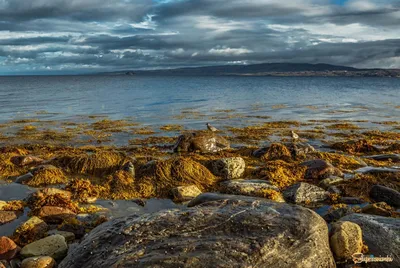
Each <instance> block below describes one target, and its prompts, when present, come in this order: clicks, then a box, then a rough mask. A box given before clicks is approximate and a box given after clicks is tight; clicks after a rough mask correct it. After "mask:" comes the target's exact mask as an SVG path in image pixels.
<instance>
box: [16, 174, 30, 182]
mask: <svg viewBox="0 0 400 268" xmlns="http://www.w3.org/2000/svg"><path fill="white" fill-rule="evenodd" d="M32 178H33V174H32V173H30V172H28V173H26V174H25V175H22V176H19V177H17V178H16V179H15V183H20V184H23V183H25V182H27V181H30V180H31V179H32Z"/></svg>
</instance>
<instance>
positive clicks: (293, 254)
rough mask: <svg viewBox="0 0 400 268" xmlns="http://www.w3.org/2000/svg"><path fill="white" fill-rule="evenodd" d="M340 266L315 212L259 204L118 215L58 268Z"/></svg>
mask: <svg viewBox="0 0 400 268" xmlns="http://www.w3.org/2000/svg"><path fill="white" fill-rule="evenodd" d="M116 265H118V266H120V267H255V266H258V267H296V266H299V265H301V267H326V268H329V267H335V263H334V260H333V256H332V254H331V251H330V248H329V240H328V230H327V225H326V223H325V221H324V220H323V219H322V218H321V217H320V216H318V215H317V214H316V213H315V212H313V211H311V210H308V209H306V208H302V207H299V206H291V205H287V204H284V203H275V202H267V201H260V200H259V199H254V198H252V199H249V200H248V201H244V200H234V201H232V200H222V201H217V202H210V203H207V205H206V206H200V207H196V208H189V209H185V210H176V209H174V210H163V211H160V212H157V213H152V214H145V215H142V216H137V215H132V216H129V217H124V218H117V219H114V220H112V221H110V222H107V223H105V224H103V225H101V226H99V227H97V228H96V229H94V230H93V231H92V232H91V233H90V234H89V235H88V236H87V237H86V238H85V239H84V240H83V241H82V242H81V243H80V244H79V246H77V247H76V248H75V249H73V250H72V251H71V252H70V253H69V254H68V256H67V257H66V258H65V259H64V260H63V261H62V262H61V263H60V265H59V268H73V267H86V268H90V267H96V268H97V267H114V266H116Z"/></svg>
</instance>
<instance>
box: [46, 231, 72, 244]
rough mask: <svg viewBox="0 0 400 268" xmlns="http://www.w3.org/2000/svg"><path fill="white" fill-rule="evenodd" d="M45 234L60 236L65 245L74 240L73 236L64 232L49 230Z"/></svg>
mask: <svg viewBox="0 0 400 268" xmlns="http://www.w3.org/2000/svg"><path fill="white" fill-rule="evenodd" d="M47 234H48V235H49V236H50V235H62V236H64V238H65V241H66V242H67V243H69V242H74V240H75V234H74V233H71V232H65V231H59V230H51V231H48V232H47Z"/></svg>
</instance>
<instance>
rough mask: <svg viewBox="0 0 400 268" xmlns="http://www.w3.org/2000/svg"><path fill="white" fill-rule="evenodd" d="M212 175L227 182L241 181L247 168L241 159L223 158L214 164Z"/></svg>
mask: <svg viewBox="0 0 400 268" xmlns="http://www.w3.org/2000/svg"><path fill="white" fill-rule="evenodd" d="M211 165H212V170H211V171H212V173H213V174H214V175H216V176H221V177H223V178H224V179H227V180H233V179H239V178H240V177H242V175H243V173H244V170H245V168H246V163H245V162H244V160H243V158H241V157H229V158H222V159H218V160H215V161H213V162H212V164H211Z"/></svg>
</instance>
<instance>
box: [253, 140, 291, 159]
mask: <svg viewBox="0 0 400 268" xmlns="http://www.w3.org/2000/svg"><path fill="white" fill-rule="evenodd" d="M253 156H255V157H259V158H261V159H262V160H264V161H272V160H284V161H289V160H290V159H292V154H291V153H290V151H289V149H288V148H287V147H286V146H285V145H284V144H282V143H272V144H271V145H270V146H268V147H264V148H261V149H259V150H256V151H254V152H253Z"/></svg>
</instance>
